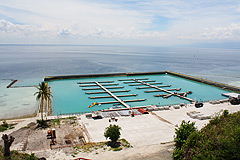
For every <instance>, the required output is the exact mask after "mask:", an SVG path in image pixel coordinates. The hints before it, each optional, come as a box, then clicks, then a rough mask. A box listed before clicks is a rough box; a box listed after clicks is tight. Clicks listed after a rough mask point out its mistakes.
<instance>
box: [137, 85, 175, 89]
mask: <svg viewBox="0 0 240 160" xmlns="http://www.w3.org/2000/svg"><path fill="white" fill-rule="evenodd" d="M157 87H171V85H163V86H157ZM146 88H152V87H137V89H146Z"/></svg>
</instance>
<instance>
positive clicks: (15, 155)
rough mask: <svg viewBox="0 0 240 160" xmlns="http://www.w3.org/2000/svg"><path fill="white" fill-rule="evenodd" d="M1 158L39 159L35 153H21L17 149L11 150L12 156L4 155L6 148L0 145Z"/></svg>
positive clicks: (3, 159) (6, 159) (4, 159)
mask: <svg viewBox="0 0 240 160" xmlns="http://www.w3.org/2000/svg"><path fill="white" fill-rule="evenodd" d="M0 159H1V160H9V159H11V160H38V158H37V157H36V156H35V155H34V153H31V154H27V153H19V152H17V151H11V157H4V149H3V147H2V146H0Z"/></svg>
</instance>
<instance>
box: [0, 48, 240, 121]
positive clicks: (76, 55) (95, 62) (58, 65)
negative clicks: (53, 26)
mask: <svg viewBox="0 0 240 160" xmlns="http://www.w3.org/2000/svg"><path fill="white" fill-rule="evenodd" d="M0 57H1V58H0V79H1V80H0V88H1V90H0V118H2V117H4V116H6V115H8V114H10V117H11V115H14V114H15V112H17V113H20V111H22V112H23V113H25V112H26V108H27V109H28V111H29V112H30V111H33V110H34V109H36V106H34V105H35V97H34V96H33V95H32V92H35V90H34V89H33V88H32V89H31V88H28V89H27V88H26V89H25V90H19V89H5V87H6V85H7V84H9V83H10V80H9V79H19V80H21V81H20V82H18V83H17V84H16V85H20V86H21V85H24V86H26V85H37V84H38V83H39V82H41V81H42V80H43V78H44V76H54V75H73V74H93V73H115V72H144V71H165V70H170V71H175V72H180V73H184V74H190V75H194V76H197V77H202V78H205V79H210V80H214V81H218V82H223V83H227V84H231V85H236V86H240V63H239V62H240V49H205V48H164V47H144V46H58V45H56V46H42V45H0ZM26 95H27V98H28V99H29V101H28V100H27V99H24V102H22V101H23V100H22V99H23V98H24V97H25V98H26ZM21 96H22V98H21ZM23 96H24V97H23ZM30 99H31V100H30ZM9 110H11V112H10V113H9ZM7 113H8V114H7ZM8 117H9V116H8Z"/></svg>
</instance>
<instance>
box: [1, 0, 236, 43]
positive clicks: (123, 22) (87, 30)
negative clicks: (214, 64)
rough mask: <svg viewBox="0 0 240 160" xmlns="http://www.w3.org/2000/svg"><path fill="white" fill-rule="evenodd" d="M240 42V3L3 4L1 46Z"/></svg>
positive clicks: (18, 0) (47, 0)
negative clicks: (8, 44) (15, 44)
mask: <svg viewBox="0 0 240 160" xmlns="http://www.w3.org/2000/svg"><path fill="white" fill-rule="evenodd" d="M238 42H240V1H239V0H114V1H113V0H0V43H3V44H4V43H17V44H19V43H21V44H22V43H27V44H29V43H37V44H94V45H98V44H99V45H101V44H104V45H126V44H130V45H161V46H164V45H165V46H169V45H189V44H203V43H205V44H211V43H219V44H224V43H226V44H229V43H238Z"/></svg>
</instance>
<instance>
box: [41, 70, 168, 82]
mask: <svg viewBox="0 0 240 160" xmlns="http://www.w3.org/2000/svg"><path fill="white" fill-rule="evenodd" d="M165 73H166V71H162V72H128V73H106V74H87V75H67V76H49V77H45V78H44V81H53V80H61V79H78V78H94V77H116V76H140V75H154V74H165Z"/></svg>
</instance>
